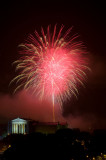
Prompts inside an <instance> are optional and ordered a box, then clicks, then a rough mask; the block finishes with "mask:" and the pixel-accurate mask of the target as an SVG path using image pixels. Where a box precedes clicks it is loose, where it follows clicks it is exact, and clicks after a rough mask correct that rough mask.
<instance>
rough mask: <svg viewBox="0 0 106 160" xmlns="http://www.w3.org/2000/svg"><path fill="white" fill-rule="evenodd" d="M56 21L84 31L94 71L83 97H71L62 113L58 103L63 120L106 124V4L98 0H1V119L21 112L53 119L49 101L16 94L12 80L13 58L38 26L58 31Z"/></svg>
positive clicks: (73, 123) (96, 126)
mask: <svg viewBox="0 0 106 160" xmlns="http://www.w3.org/2000/svg"><path fill="white" fill-rule="evenodd" d="M23 2H24V1H23ZM55 24H57V30H58V31H59V28H60V26H61V25H62V24H63V25H64V26H65V30H67V29H68V28H69V27H72V26H73V30H72V33H73V34H75V33H78V34H79V35H80V37H79V38H80V40H82V41H83V42H84V44H85V46H86V47H87V51H88V57H89V60H90V67H91V70H92V72H91V73H89V75H88V79H87V81H86V83H85V86H86V87H85V88H81V89H80V90H79V96H78V99H76V98H75V97H72V98H71V99H70V100H69V101H67V102H65V103H64V104H63V111H62V115H60V114H59V115H58V111H57V110H58V109H57V108H58V107H57V108H56V114H57V120H61V121H63V120H64V121H67V122H68V123H69V126H70V127H74V128H80V129H85V130H88V129H102V128H105V129H106V8H105V3H104V2H98V1H96V2H95V3H90V2H89V3H87V2H85V3H82V2H79V3H78V2H71V1H70V3H69V2H67V1H66V0H63V1H58V2H55V1H50V2H49V3H46V2H42V1H38V2H37V1H36V3H31V1H29V2H25V3H21V2H19V1H18V2H17V3H16V2H14V3H12V2H10V1H9V2H7V3H6V2H3V3H2V4H1V5H0V123H6V122H7V121H8V120H10V119H12V118H17V117H26V118H32V119H35V120H40V121H51V120H52V107H51V105H50V103H49V102H44V103H41V104H40V102H38V100H37V99H35V100H34V99H31V97H30V96H29V97H28V96H27V95H25V94H24V93H23V92H21V93H18V94H17V95H15V96H13V95H12V92H13V90H14V88H15V86H10V87H9V82H10V81H11V80H12V79H13V77H15V75H16V73H15V67H14V66H12V63H13V62H14V61H15V60H17V59H18V58H19V57H20V55H19V54H18V50H19V48H18V45H19V44H20V43H22V42H24V41H25V40H26V38H27V37H28V35H29V34H30V33H31V34H33V32H34V31H35V29H36V30H37V31H38V32H39V33H40V31H41V26H42V27H43V28H44V30H46V28H47V26H48V25H51V30H53V28H54V25H55Z"/></svg>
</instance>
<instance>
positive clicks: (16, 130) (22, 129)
mask: <svg viewBox="0 0 106 160" xmlns="http://www.w3.org/2000/svg"><path fill="white" fill-rule="evenodd" d="M27 132H28V123H27V120H24V119H21V118H16V119H14V120H12V121H10V122H9V123H8V134H26V133H27Z"/></svg>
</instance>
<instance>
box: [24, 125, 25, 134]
mask: <svg viewBox="0 0 106 160" xmlns="http://www.w3.org/2000/svg"><path fill="white" fill-rule="evenodd" d="M24 134H25V124H24Z"/></svg>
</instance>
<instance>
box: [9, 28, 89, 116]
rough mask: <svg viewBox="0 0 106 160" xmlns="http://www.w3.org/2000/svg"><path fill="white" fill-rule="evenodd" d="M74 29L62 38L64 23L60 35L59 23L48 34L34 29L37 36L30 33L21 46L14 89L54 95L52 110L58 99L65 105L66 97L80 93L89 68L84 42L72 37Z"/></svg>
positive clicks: (38, 94)
mask: <svg viewBox="0 0 106 160" xmlns="http://www.w3.org/2000/svg"><path fill="white" fill-rule="evenodd" d="M71 29H72V28H70V29H68V30H67V31H66V32H65V34H64V35H63V37H62V36H61V32H62V30H63V26H61V28H60V31H59V33H58V35H57V36H56V25H55V27H54V31H53V34H52V35H51V33H50V27H49V26H48V28H47V34H45V33H44V30H43V28H41V33H42V37H41V36H40V35H39V34H38V32H37V31H35V36H33V35H30V36H29V37H28V40H27V43H24V44H21V45H20V47H21V48H22V50H21V53H22V54H23V55H24V56H23V57H21V58H20V59H19V60H17V61H15V62H14V63H15V64H16V70H20V74H19V75H18V76H17V77H15V78H14V79H13V80H12V82H13V81H16V83H17V88H16V89H15V92H16V91H17V90H19V89H20V88H21V87H23V88H24V89H25V90H28V91H29V92H31V93H32V94H33V95H36V96H38V97H39V98H40V99H43V98H47V99H50V97H51V99H52V103H53V110H54V103H55V101H57V102H58V103H59V104H60V105H61V106H62V103H63V101H64V100H66V99H67V98H70V97H71V96H72V95H75V96H77V94H78V85H79V84H81V85H83V80H84V79H85V78H86V71H87V70H89V68H88V67H87V63H86V60H85V57H84V56H85V55H86V54H85V51H83V49H81V48H82V46H83V44H82V42H75V39H76V38H77V35H74V36H73V37H71V38H70V39H69V33H70V31H71ZM53 114H54V111H53Z"/></svg>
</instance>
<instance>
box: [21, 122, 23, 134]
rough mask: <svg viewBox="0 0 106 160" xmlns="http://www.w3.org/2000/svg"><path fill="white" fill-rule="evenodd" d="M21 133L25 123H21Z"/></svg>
mask: <svg viewBox="0 0 106 160" xmlns="http://www.w3.org/2000/svg"><path fill="white" fill-rule="evenodd" d="M21 133H22V134H23V124H21Z"/></svg>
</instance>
